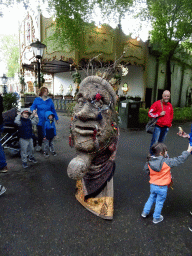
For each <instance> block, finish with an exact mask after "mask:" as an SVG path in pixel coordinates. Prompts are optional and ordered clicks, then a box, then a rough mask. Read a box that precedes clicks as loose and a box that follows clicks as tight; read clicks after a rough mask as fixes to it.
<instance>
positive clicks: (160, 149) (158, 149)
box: [151, 142, 167, 156]
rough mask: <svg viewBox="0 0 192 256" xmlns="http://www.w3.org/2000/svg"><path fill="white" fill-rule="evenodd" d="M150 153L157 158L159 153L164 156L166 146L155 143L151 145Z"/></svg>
mask: <svg viewBox="0 0 192 256" xmlns="http://www.w3.org/2000/svg"><path fill="white" fill-rule="evenodd" d="M151 151H152V153H153V155H155V156H159V155H160V153H162V154H163V155H164V154H165V151H167V146H166V145H165V144H164V143H160V142H157V143H155V144H153V146H152V147H151Z"/></svg>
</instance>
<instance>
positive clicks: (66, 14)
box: [48, 0, 133, 49]
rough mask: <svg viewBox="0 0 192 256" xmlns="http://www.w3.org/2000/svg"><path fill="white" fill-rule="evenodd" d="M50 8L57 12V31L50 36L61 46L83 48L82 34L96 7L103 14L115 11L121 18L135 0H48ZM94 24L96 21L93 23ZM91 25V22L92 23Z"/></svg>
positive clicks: (115, 14) (115, 15)
mask: <svg viewBox="0 0 192 256" xmlns="http://www.w3.org/2000/svg"><path fill="white" fill-rule="evenodd" d="M48 1H49V6H50V8H52V9H54V10H55V13H56V29H55V33H54V34H53V35H52V36H51V37H50V38H49V39H50V40H53V41H54V42H57V44H58V46H59V47H61V48H62V47H65V46H66V45H67V46H68V45H70V47H71V49H80V48H82V45H81V41H82V35H83V34H84V33H85V30H86V28H87V23H86V22H90V21H91V20H93V13H94V10H95V8H100V10H101V13H102V14H103V16H107V15H109V14H111V13H113V14H114V15H113V16H114V18H116V17H117V16H118V17H119V22H120V21H121V18H122V17H123V15H124V14H125V13H126V11H127V10H128V9H129V7H130V5H131V4H132V2H133V0H103V1H101V0H90V1H87V0H48ZM92 25H94V23H92ZM90 26H91V23H90Z"/></svg>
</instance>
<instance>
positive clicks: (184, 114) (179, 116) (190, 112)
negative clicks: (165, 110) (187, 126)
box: [139, 107, 192, 124]
mask: <svg viewBox="0 0 192 256" xmlns="http://www.w3.org/2000/svg"><path fill="white" fill-rule="evenodd" d="M148 111H149V109H144V108H140V109H139V123H141V124H146V123H147V122H148V121H149V117H148ZM173 111H174V115H173V122H176V123H177V122H190V121H192V108H191V107H184V108H174V109H173Z"/></svg>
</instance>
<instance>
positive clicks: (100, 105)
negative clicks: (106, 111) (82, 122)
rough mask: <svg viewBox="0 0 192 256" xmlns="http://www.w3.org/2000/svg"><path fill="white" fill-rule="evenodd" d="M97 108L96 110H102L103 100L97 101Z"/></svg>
mask: <svg viewBox="0 0 192 256" xmlns="http://www.w3.org/2000/svg"><path fill="white" fill-rule="evenodd" d="M95 107H96V108H102V107H103V101H102V100H99V101H96V102H95Z"/></svg>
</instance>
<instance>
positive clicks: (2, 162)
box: [0, 125, 7, 170]
mask: <svg viewBox="0 0 192 256" xmlns="http://www.w3.org/2000/svg"><path fill="white" fill-rule="evenodd" d="M2 130H3V125H0V138H1V132H2ZM5 166H7V163H6V159H5V153H4V151H3V147H2V146H1V142H0V170H1V169H3V167H5Z"/></svg>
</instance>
